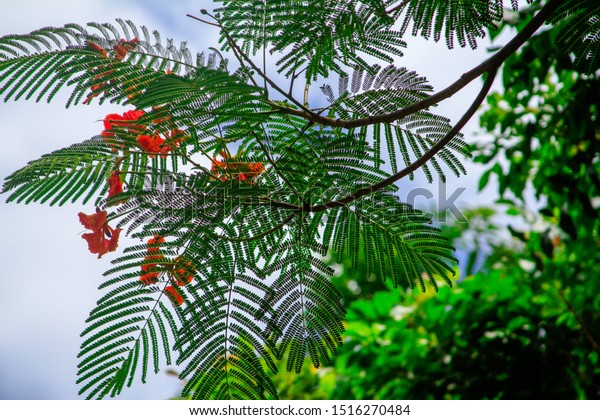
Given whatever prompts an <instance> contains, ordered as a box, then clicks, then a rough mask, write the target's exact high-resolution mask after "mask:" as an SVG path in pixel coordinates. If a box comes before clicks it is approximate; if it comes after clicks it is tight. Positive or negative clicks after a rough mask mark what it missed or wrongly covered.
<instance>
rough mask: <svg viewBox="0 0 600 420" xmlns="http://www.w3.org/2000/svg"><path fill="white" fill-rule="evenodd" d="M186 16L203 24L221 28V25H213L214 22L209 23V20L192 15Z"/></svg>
mask: <svg viewBox="0 0 600 420" xmlns="http://www.w3.org/2000/svg"><path fill="white" fill-rule="evenodd" d="M186 16H187V17H190V18H192V19H196V20H197V21H200V22H202V23H206V24H207V25H212V26H216V27H217V28H220V26H219V25H217V24H216V23H212V22H209V21H207V20H204V19H200V18H199V17H196V16H193V15H190V14H187V15H186Z"/></svg>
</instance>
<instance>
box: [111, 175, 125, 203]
mask: <svg viewBox="0 0 600 420" xmlns="http://www.w3.org/2000/svg"><path fill="white" fill-rule="evenodd" d="M122 192H123V182H122V181H121V176H120V174H119V171H113V172H112V173H111V174H110V176H109V177H108V198H111V197H114V196H115V195H118V194H121V193H122ZM118 203H122V201H119V202H115V203H114V204H118Z"/></svg>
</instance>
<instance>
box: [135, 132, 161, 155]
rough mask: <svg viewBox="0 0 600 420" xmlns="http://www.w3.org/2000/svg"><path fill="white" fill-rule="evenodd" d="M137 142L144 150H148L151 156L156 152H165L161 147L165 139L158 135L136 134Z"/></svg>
mask: <svg viewBox="0 0 600 420" xmlns="http://www.w3.org/2000/svg"><path fill="white" fill-rule="evenodd" d="M137 142H138V144H139V145H140V147H141V148H142V149H143V150H144V151H146V152H148V154H149V155H150V157H151V158H153V157H155V156H156V155H157V154H164V153H165V152H166V150H165V149H163V147H162V146H163V143H164V142H165V140H164V139H163V138H162V137H160V136H149V135H147V134H144V135H142V134H140V135H138V136H137Z"/></svg>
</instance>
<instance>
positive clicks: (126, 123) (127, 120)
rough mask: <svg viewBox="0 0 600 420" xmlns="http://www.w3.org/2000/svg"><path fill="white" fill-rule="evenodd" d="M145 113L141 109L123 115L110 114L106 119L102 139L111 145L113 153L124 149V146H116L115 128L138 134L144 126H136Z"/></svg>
mask: <svg viewBox="0 0 600 420" xmlns="http://www.w3.org/2000/svg"><path fill="white" fill-rule="evenodd" d="M144 114H145V112H144V111H142V110H141V109H136V110H129V111H125V112H124V113H123V114H122V115H121V114H108V115H107V116H106V117H104V121H103V122H104V131H102V137H103V138H104V140H105V141H107V142H109V143H111V145H112V147H113V151H116V149H117V147H121V148H123V144H116V143H115V141H114V140H112V139H113V137H114V136H115V133H114V132H113V128H114V127H120V128H121V129H123V130H127V131H129V132H130V133H131V134H137V133H139V132H140V131H142V130H143V129H144V126H141V125H137V124H134V122H135V121H137V120H138V119H139V118H140V117H141V116H142V115H144Z"/></svg>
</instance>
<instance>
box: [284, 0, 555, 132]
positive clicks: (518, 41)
mask: <svg viewBox="0 0 600 420" xmlns="http://www.w3.org/2000/svg"><path fill="white" fill-rule="evenodd" d="M560 4H561V0H550V1H548V3H546V5H545V6H544V7H542V8H541V9H540V11H539V12H538V13H537V14H536V15H535V16H534V17H533V18H531V20H530V21H529V22H528V23H527V25H525V27H524V28H523V29H522V30H521V32H519V33H518V34H517V35H515V37H514V38H513V39H512V40H510V42H509V43H508V44H506V45H505V46H504V47H503V48H501V49H500V50H499V51H498V52H497V53H496V54H494V55H493V56H492V57H490V58H489V59H487V60H485V61H484V62H483V63H481V64H479V65H478V66H476V67H474V68H472V69H471V70H469V71H468V72H466V73H464V74H463V75H462V76H460V78H459V79H458V80H457V81H456V82H454V83H452V84H451V85H450V86H448V87H447V88H445V89H443V90H441V91H439V92H438V93H436V94H434V95H431V96H429V97H428V98H425V99H423V100H422V101H419V102H416V103H414V104H411V105H409V106H407V107H405V108H402V109H399V110H397V111H394V112H390V113H387V114H380V115H372V116H368V117H364V118H358V119H355V120H342V119H335V118H328V117H324V116H322V115H318V114H315V113H313V112H306V111H301V110H296V109H290V108H286V109H283V110H282V112H286V113H289V114H292V115H296V116H299V117H302V118H305V119H307V120H309V121H311V122H313V123H316V124H321V125H326V126H330V127H341V128H357V127H363V126H367V125H372V124H379V123H390V122H393V121H396V120H399V119H400V118H404V117H407V116H409V115H412V114H414V113H416V112H419V111H422V110H424V109H427V108H429V107H431V106H433V105H435V104H437V103H439V102H441V101H443V100H445V99H448V98H450V97H452V96H454V94H456V93H457V92H459V91H460V90H462V89H463V88H464V87H465V86H467V85H468V84H469V83H471V82H472V81H473V80H475V79H477V78H478V77H480V76H482V75H483V74H485V73H488V72H490V71H491V70H492V69H497V68H499V67H500V66H501V65H502V63H504V61H506V59H507V58H508V57H510V56H511V55H512V54H513V53H514V52H515V51H517V50H518V49H519V48H520V47H521V46H522V45H523V44H524V43H525V42H526V41H527V40H528V39H529V38H531V36H533V34H534V33H535V32H536V31H537V30H538V29H539V28H540V27H541V26H542V25H543V24H544V22H545V21H546V20H547V19H548V18H549V17H550V15H551V14H552V13H553V12H554V10H556V8H557V7H558V6H559V5H560Z"/></svg>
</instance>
